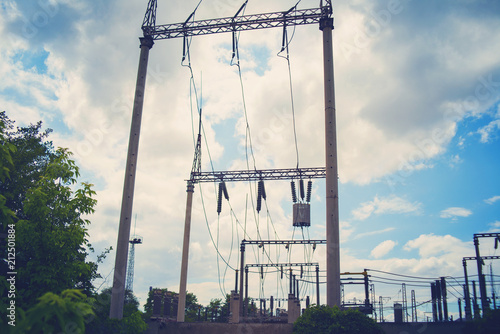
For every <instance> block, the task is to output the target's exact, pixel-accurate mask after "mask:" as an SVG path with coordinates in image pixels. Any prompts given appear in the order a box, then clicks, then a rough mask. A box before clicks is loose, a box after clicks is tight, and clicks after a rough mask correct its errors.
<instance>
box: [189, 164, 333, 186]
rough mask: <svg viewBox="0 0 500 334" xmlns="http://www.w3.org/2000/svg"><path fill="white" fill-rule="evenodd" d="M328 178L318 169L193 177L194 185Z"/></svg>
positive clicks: (269, 170) (194, 175)
mask: <svg viewBox="0 0 500 334" xmlns="http://www.w3.org/2000/svg"><path fill="white" fill-rule="evenodd" d="M325 177H326V169H325V168H323V167H317V168H289V169H261V170H240V171H214V172H194V173H192V175H191V180H189V181H191V182H192V183H200V182H222V181H224V182H232V181H260V180H294V179H301V178H302V179H318V178H325Z"/></svg>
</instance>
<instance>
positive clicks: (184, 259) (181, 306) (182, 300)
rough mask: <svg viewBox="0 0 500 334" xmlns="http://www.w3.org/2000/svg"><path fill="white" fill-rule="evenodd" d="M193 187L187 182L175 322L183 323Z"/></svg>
mask: <svg viewBox="0 0 500 334" xmlns="http://www.w3.org/2000/svg"><path fill="white" fill-rule="evenodd" d="M193 193H194V185H193V184H192V183H191V182H190V181H188V186H187V200H186V218H185V221H184V241H183V244H182V263H181V281H180V284H179V305H178V306H177V322H184V317H185V314H186V285H187V271H188V259H189V237H190V235H191V212H192V208H193Z"/></svg>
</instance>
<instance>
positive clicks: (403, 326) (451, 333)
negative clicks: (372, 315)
mask: <svg viewBox="0 0 500 334" xmlns="http://www.w3.org/2000/svg"><path fill="white" fill-rule="evenodd" d="M379 325H380V327H382V329H383V330H384V332H385V333H386V334H401V333H405V334H423V333H425V334H457V333H462V329H463V328H464V327H465V322H413V323H412V322H407V323H394V322H383V323H379Z"/></svg>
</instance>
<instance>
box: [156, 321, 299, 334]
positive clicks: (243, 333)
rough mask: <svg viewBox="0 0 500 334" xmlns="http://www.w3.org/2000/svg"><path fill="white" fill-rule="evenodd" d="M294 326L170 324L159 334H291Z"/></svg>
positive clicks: (159, 331)
mask: <svg viewBox="0 0 500 334" xmlns="http://www.w3.org/2000/svg"><path fill="white" fill-rule="evenodd" d="M292 331H293V324H218V323H169V324H166V325H165V327H163V328H159V330H158V332H157V333H158V334H233V333H234V334H267V333H269V334H291V333H292Z"/></svg>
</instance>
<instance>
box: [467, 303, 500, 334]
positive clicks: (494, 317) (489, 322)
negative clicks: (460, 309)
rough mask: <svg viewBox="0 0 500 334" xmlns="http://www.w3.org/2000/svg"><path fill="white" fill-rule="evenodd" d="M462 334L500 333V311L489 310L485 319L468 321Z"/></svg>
mask: <svg viewBox="0 0 500 334" xmlns="http://www.w3.org/2000/svg"><path fill="white" fill-rule="evenodd" d="M462 332H463V333H465V334H498V333H500V309H496V310H487V311H486V312H485V314H484V317H483V318H479V319H475V320H473V321H468V322H467V323H466V325H465V328H464V329H463V331H462Z"/></svg>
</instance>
